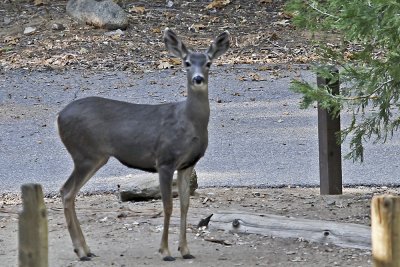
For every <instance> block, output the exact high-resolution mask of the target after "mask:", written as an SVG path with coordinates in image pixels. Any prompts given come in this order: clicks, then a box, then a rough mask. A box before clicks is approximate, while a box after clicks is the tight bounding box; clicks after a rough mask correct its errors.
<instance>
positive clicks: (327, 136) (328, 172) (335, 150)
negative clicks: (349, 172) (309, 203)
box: [317, 67, 342, 195]
mask: <svg viewBox="0 0 400 267" xmlns="http://www.w3.org/2000/svg"><path fill="white" fill-rule="evenodd" d="M331 72H332V74H333V75H337V78H339V77H338V76H339V70H338V69H337V68H334V67H332V69H331ZM317 85H318V86H319V87H324V86H327V85H328V86H329V88H330V89H331V90H332V93H333V94H339V79H337V81H336V82H335V83H332V84H330V79H326V78H323V77H318V76H317ZM339 131H340V116H338V117H337V118H335V119H332V115H331V114H330V113H329V111H327V110H325V109H322V108H321V107H320V106H318V140H319V175H320V193H321V195H339V194H342V153H341V147H340V144H338V137H337V135H336V134H337V133H338V132H339Z"/></svg>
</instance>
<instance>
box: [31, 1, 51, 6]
mask: <svg viewBox="0 0 400 267" xmlns="http://www.w3.org/2000/svg"><path fill="white" fill-rule="evenodd" d="M33 3H34V5H35V6H41V5H47V4H48V3H49V1H48V0H34V1H33Z"/></svg>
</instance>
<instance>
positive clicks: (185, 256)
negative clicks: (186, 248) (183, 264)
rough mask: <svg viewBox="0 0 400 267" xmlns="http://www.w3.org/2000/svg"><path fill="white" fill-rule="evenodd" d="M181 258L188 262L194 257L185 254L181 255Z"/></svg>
mask: <svg viewBox="0 0 400 267" xmlns="http://www.w3.org/2000/svg"><path fill="white" fill-rule="evenodd" d="M182 258H184V259H185V260H190V259H194V258H196V257H195V256H193V255H192V254H186V255H183V256H182Z"/></svg>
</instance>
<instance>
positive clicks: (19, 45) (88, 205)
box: [0, 0, 398, 266]
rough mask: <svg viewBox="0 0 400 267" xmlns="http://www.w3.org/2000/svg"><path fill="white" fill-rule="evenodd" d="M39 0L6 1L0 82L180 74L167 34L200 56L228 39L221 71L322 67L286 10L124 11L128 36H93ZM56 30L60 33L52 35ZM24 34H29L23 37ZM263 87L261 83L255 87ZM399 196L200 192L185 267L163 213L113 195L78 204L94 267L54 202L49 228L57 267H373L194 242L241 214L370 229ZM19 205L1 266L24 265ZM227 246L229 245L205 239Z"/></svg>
mask: <svg viewBox="0 0 400 267" xmlns="http://www.w3.org/2000/svg"><path fill="white" fill-rule="evenodd" d="M32 2H33V1H27V0H21V1H13V0H11V1H9V0H0V3H1V5H0V73H2V74H5V75H6V73H7V71H10V70H13V69H21V68H23V69H28V70H32V71H67V70H70V69H79V70H83V71H84V70H91V71H104V70H107V71H113V70H125V71H129V72H135V73H140V72H146V71H151V70H154V69H160V68H175V67H178V65H180V62H179V61H176V60H174V59H170V58H169V56H168V54H167V52H166V51H165V48H164V44H163V43H162V41H161V36H162V30H163V29H164V28H165V27H170V28H172V29H174V30H175V31H176V32H178V33H179V34H180V35H182V36H184V38H183V39H184V40H185V41H186V42H188V43H189V44H190V45H191V46H193V47H201V48H206V47H207V46H208V45H209V42H210V41H211V38H212V37H213V36H215V35H216V34H217V33H219V32H221V31H223V30H228V31H229V32H230V33H231V34H232V48H231V49H230V51H229V52H228V53H227V54H226V55H225V56H224V57H223V58H222V59H221V60H220V61H219V63H220V64H258V65H259V66H261V67H259V68H261V69H260V70H263V71H268V72H277V70H278V69H279V68H281V67H284V68H287V69H290V67H291V65H292V64H303V63H309V62H311V61H313V60H314V59H315V54H314V52H313V50H314V48H313V47H312V45H310V43H309V41H308V39H307V36H309V35H307V34H305V33H303V32H300V31H299V30H297V29H296V28H295V27H293V26H292V25H291V23H290V14H286V13H285V12H284V11H283V10H282V4H283V3H284V1H279V0H276V1H245V0H231V1H222V2H225V3H227V4H226V5H221V6H219V7H218V8H216V9H215V8H211V9H208V8H207V5H208V4H210V1H177V0H176V1H172V2H173V6H172V7H170V8H169V7H166V1H165V0H157V1H122V2H123V3H124V4H123V5H124V8H125V10H126V11H128V12H129V17H130V26H129V28H128V29H127V30H126V31H124V32H123V33H122V34H120V33H118V32H109V31H106V30H102V29H93V28H92V27H91V26H87V25H82V24H80V23H78V22H75V21H73V20H72V19H70V18H69V17H68V16H67V15H66V14H65V5H66V1H52V2H51V4H50V5H44V6H34V5H33V3H32ZM54 23H60V24H62V25H63V26H64V27H65V29H64V30H53V29H52V25H53V24H54ZM27 27H33V28H35V30H34V31H33V33H30V34H24V33H23V32H24V30H25V29H26V28H27ZM249 79H252V80H257V79H258V77H257V76H254V77H249ZM397 191H398V190H397V189H387V188H356V189H347V190H345V193H344V195H343V196H320V195H319V194H318V190H317V189H310V188H308V189H303V188H282V189H257V188H202V189H199V190H198V195H197V196H195V197H193V198H192V200H191V206H190V209H189V223H190V226H189V229H188V231H189V235H188V238H189V247H190V249H191V252H192V254H194V255H195V256H196V259H194V260H183V259H182V258H181V257H180V255H179V252H178V251H177V242H178V231H179V228H178V226H179V223H178V222H179V208H178V201H177V200H175V201H174V205H175V209H174V214H173V218H172V225H171V228H170V232H171V236H170V249H171V252H172V253H173V256H176V257H177V260H176V261H175V262H173V263H163V262H162V261H161V259H160V257H159V255H158V253H157V250H158V245H159V241H160V239H161V229H162V220H163V218H162V206H161V202H160V201H159V200H156V201H152V202H137V203H121V202H119V200H118V197H117V196H116V195H113V194H103V195H90V196H80V197H79V198H78V199H77V210H78V217H79V218H80V221H81V224H82V227H83V231H84V232H85V234H86V238H87V241H88V244H89V246H90V247H91V249H92V251H93V252H94V253H95V254H97V255H98V257H96V258H94V259H93V260H92V261H91V262H79V261H78V260H77V258H76V256H75V254H74V253H73V252H72V243H71V240H70V238H69V235H68V231H67V229H66V226H65V220H64V215H63V211H62V205H61V202H60V199H59V198H58V197H50V198H46V205H47V207H48V217H49V243H50V245H49V246H50V251H49V258H50V266H168V265H170V266H258V265H259V266H370V265H371V253H370V251H365V250H358V249H348V248H340V247H336V246H332V245H329V244H317V243H309V242H307V241H304V240H303V239H301V238H300V239H297V240H295V239H281V238H277V237H271V236H259V235H238V234H232V233H227V232H221V231H213V232H210V231H207V230H205V231H198V229H196V227H195V226H196V225H197V223H198V222H199V220H200V219H201V218H203V217H205V216H207V215H209V214H211V213H215V212H218V211H224V210H241V211H247V212H255V213H270V214H277V215H284V216H291V217H299V218H311V219H324V220H333V221H338V222H348V223H358V224H364V225H369V223H370V217H369V214H370V206H369V205H370V204H369V203H370V199H371V197H372V195H373V194H376V193H383V192H393V193H398V192H397ZM20 209H21V204H20V200H19V197H18V196H17V195H10V194H3V195H1V196H0V262H1V264H0V265H2V266H15V265H17V234H18V233H17V227H18V215H17V214H18V211H19V210H20ZM210 237H213V238H215V239H221V240H226V244H230V245H221V244H218V243H213V242H209V241H206V240H205V238H206V239H207V238H210Z"/></svg>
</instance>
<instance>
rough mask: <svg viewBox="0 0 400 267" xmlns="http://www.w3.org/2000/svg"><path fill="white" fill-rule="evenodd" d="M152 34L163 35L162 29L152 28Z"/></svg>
mask: <svg viewBox="0 0 400 267" xmlns="http://www.w3.org/2000/svg"><path fill="white" fill-rule="evenodd" d="M151 32H152V33H161V29H160V28H152V29H151Z"/></svg>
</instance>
